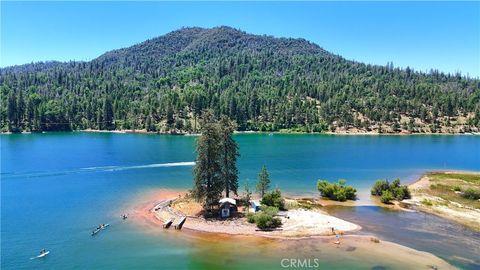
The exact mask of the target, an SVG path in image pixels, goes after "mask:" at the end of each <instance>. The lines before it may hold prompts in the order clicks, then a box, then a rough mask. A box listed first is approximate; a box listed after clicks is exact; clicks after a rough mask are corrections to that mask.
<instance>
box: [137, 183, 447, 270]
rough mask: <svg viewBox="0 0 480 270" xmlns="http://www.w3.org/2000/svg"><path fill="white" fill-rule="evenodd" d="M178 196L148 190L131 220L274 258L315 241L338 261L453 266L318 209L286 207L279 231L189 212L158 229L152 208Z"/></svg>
mask: <svg viewBox="0 0 480 270" xmlns="http://www.w3.org/2000/svg"><path fill="white" fill-rule="evenodd" d="M183 194H185V191H184V190H169V189H159V190H154V191H150V192H148V194H146V195H145V196H143V197H142V198H141V200H140V201H137V202H135V205H134V206H133V208H131V209H129V211H130V212H129V214H130V219H131V220H133V221H134V222H135V223H136V224H137V225H138V226H140V227H142V228H144V229H145V231H146V232H150V233H153V234H159V235H163V234H172V236H174V237H182V238H185V239H189V240H190V241H195V242H196V243H201V242H204V241H205V242H208V243H215V242H219V243H223V244H228V243H231V242H232V241H234V243H235V246H236V247H238V248H239V249H241V248H240V247H243V246H244V250H248V247H249V246H251V245H261V246H270V248H269V250H272V252H273V253H275V256H287V255H289V254H290V255H291V251H292V250H297V249H299V248H301V249H302V250H305V252H306V253H309V254H310V253H312V254H311V256H316V255H315V254H317V253H316V250H317V248H316V247H313V246H312V243H315V245H320V246H321V247H322V254H323V255H322V256H334V257H338V260H342V259H346V258H348V259H351V258H352V256H353V254H354V256H355V257H356V258H358V259H359V260H362V261H372V262H373V261H375V260H376V259H375V258H378V257H379V256H380V257H382V258H384V259H385V260H388V261H389V263H391V265H393V266H395V265H397V266H400V265H401V266H402V267H403V269H455V268H454V267H452V266H451V265H450V264H448V263H447V262H445V261H444V260H442V259H440V258H438V257H436V256H434V255H432V254H430V253H427V252H422V251H418V250H415V249H411V248H408V247H405V246H402V245H399V244H396V243H392V242H388V241H383V240H382V239H378V238H376V237H374V236H368V235H356V234H355V232H356V231H358V230H361V228H360V226H358V225H356V224H353V223H351V222H348V221H345V220H342V219H339V218H336V217H334V216H331V215H328V214H326V213H323V212H322V211H318V210H308V211H307V210H303V209H294V210H290V211H287V213H288V215H289V217H290V218H289V219H285V218H282V221H283V222H284V224H283V226H282V230H281V231H270V232H262V231H258V230H257V229H256V227H255V225H252V224H249V223H248V222H244V221H243V220H241V219H227V220H224V221H205V220H202V218H198V217H197V218H195V217H193V216H188V217H187V222H186V223H185V225H184V227H183V229H182V230H181V231H178V230H174V229H173V228H171V229H169V230H165V229H163V228H162V224H163V219H162V217H163V218H165V216H162V215H163V214H164V213H163V214H162V212H159V213H155V211H154V210H153V209H152V208H154V207H155V206H156V205H158V204H160V203H162V202H165V201H168V200H172V199H175V198H179V196H182V195H183ZM194 211H195V210H194ZM194 211H193V212H194ZM332 227H335V229H336V230H337V232H339V233H340V234H341V243H340V244H339V245H337V244H335V241H336V238H335V236H334V235H332V232H331V228H332ZM259 236H260V237H259ZM311 241H313V242H311ZM282 254H283V255H282ZM328 254H332V255H328ZM317 255H318V254H317ZM344 256H347V257H344Z"/></svg>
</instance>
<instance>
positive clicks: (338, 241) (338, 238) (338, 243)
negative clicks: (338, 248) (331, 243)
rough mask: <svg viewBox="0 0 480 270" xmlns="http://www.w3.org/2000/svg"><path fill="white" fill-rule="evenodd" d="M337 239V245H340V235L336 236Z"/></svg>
mask: <svg viewBox="0 0 480 270" xmlns="http://www.w3.org/2000/svg"><path fill="white" fill-rule="evenodd" d="M335 238H336V239H337V241H335V244H337V245H340V235H339V234H336V235H335Z"/></svg>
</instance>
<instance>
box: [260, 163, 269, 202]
mask: <svg viewBox="0 0 480 270" xmlns="http://www.w3.org/2000/svg"><path fill="white" fill-rule="evenodd" d="M269 188H270V175H269V174H268V171H267V167H265V165H263V167H262V170H261V171H260V174H258V183H257V192H258V193H260V197H262V198H263V196H264V195H265V192H267V190H268V189H269Z"/></svg>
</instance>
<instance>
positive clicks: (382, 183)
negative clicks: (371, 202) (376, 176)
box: [370, 180, 389, 196]
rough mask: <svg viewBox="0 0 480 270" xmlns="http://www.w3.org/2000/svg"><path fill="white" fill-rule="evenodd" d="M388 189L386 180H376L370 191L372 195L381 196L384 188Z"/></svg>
mask: <svg viewBox="0 0 480 270" xmlns="http://www.w3.org/2000/svg"><path fill="white" fill-rule="evenodd" d="M388 189H389V184H388V181H387V180H377V182H375V184H374V185H373V187H372V190H371V191H370V193H371V194H372V195H374V196H382V193H383V191H384V190H388Z"/></svg>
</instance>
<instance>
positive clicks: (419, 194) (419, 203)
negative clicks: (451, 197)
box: [402, 170, 480, 231]
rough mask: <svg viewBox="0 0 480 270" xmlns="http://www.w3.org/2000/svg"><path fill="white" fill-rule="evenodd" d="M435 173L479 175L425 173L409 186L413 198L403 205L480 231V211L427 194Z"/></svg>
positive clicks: (476, 173) (470, 172) (473, 173)
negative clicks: (431, 178) (431, 177)
mask: <svg viewBox="0 0 480 270" xmlns="http://www.w3.org/2000/svg"><path fill="white" fill-rule="evenodd" d="M434 173H441V174H445V175H448V174H459V173H460V174H472V175H478V174H479V173H478V172H475V171H462V170H433V171H428V172H425V173H423V174H422V175H421V176H420V178H418V179H417V181H415V182H413V183H411V184H409V185H408V187H409V189H410V190H411V192H412V198H411V199H408V200H403V201H402V203H403V204H406V205H407V206H408V208H413V209H414V210H416V211H421V212H425V213H428V214H432V215H435V216H438V217H441V218H444V219H447V220H450V221H453V222H456V223H458V224H461V225H463V226H466V227H468V228H470V229H472V230H474V231H480V209H476V208H470V207H465V206H463V205H461V204H458V203H456V202H452V201H448V200H444V199H442V198H440V197H438V196H433V195H429V194H427V192H426V190H428V189H429V188H430V178H429V176H430V175H431V174H434ZM425 202H429V204H426V203H425ZM408 208H407V209H408Z"/></svg>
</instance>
